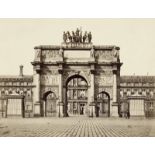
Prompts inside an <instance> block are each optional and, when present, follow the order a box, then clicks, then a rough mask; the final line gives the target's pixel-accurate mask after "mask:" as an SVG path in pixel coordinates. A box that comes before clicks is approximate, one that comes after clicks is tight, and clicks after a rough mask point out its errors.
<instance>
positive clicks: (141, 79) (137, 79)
mask: <svg viewBox="0 0 155 155" xmlns="http://www.w3.org/2000/svg"><path fill="white" fill-rule="evenodd" d="M120 82H121V83H130V82H131V83H155V76H135V75H133V76H121V77H120Z"/></svg>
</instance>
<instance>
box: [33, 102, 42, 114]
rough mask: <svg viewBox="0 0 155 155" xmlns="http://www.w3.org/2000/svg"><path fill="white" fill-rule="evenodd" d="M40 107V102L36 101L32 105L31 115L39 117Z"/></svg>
mask: <svg viewBox="0 0 155 155" xmlns="http://www.w3.org/2000/svg"><path fill="white" fill-rule="evenodd" d="M40 108H41V106H40V101H37V102H35V103H34V106H33V114H34V116H41V109H40Z"/></svg>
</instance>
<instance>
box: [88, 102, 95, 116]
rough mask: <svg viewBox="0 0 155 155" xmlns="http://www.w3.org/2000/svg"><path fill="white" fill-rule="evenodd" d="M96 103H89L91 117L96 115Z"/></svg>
mask: <svg viewBox="0 0 155 155" xmlns="http://www.w3.org/2000/svg"><path fill="white" fill-rule="evenodd" d="M95 116H96V115H95V104H94V102H91V104H90V105H89V117H95Z"/></svg>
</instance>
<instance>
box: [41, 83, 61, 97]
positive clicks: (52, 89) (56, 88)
mask: <svg viewBox="0 0 155 155" xmlns="http://www.w3.org/2000/svg"><path fill="white" fill-rule="evenodd" d="M50 91H51V92H53V93H54V94H55V95H56V98H58V91H59V90H58V87H48V86H46V87H42V88H41V99H43V96H44V94H45V93H47V92H50Z"/></svg>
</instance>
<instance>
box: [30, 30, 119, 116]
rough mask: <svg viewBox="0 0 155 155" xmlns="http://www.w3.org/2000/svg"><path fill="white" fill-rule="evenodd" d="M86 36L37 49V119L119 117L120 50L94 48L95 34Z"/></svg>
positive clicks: (71, 34) (70, 36)
mask: <svg viewBox="0 0 155 155" xmlns="http://www.w3.org/2000/svg"><path fill="white" fill-rule="evenodd" d="M82 33H83V32H82V31H81V30H79V29H77V30H76V31H75V32H69V31H68V32H64V34H63V42H62V43H61V44H60V45H58V46H55V45H41V46H36V47H35V48H34V49H35V58H34V61H33V62H32V65H33V70H34V74H33V83H34V85H35V87H34V88H33V104H34V105H33V110H34V111H33V112H34V115H38V116H39V115H40V116H59V117H67V116H73V115H74V116H80V115H84V116H90V117H93V116H96V117H101V116H102V117H110V116H118V109H119V108H118V106H119V104H118V103H119V102H118V101H119V96H120V95H119V94H120V89H119V85H120V67H121V65H122V63H121V62H120V58H119V47H117V46H102V45H99V46H98V45H94V44H93V43H92V34H91V32H85V33H83V34H82Z"/></svg>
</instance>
